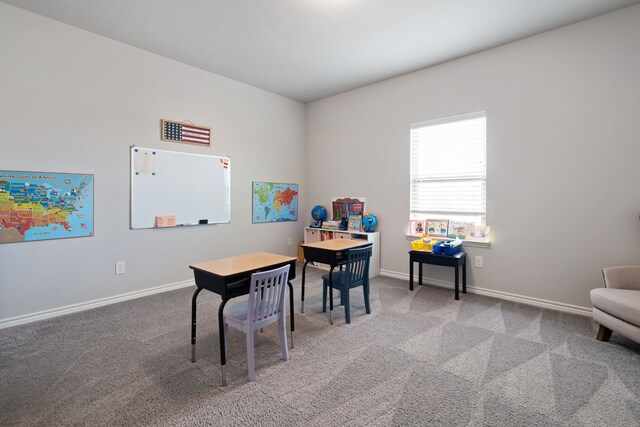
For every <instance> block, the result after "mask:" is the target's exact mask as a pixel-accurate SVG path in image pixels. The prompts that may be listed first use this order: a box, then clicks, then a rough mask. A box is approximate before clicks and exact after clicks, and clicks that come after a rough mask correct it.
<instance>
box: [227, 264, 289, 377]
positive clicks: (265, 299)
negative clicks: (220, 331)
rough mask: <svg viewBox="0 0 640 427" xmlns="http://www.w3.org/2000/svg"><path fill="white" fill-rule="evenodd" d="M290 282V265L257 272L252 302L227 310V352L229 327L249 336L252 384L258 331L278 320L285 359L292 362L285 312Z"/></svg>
mask: <svg viewBox="0 0 640 427" xmlns="http://www.w3.org/2000/svg"><path fill="white" fill-rule="evenodd" d="M288 279H289V265H285V266H284V267H280V268H276V269H275V270H269V271H263V272H260V273H253V274H252V275H251V287H250V290H249V299H248V300H244V301H240V302H237V303H235V304H233V305H230V306H228V307H225V309H224V314H223V316H224V346H225V350H226V349H227V339H228V336H229V326H232V327H234V328H235V329H238V330H240V331H242V332H244V333H245V334H246V335H247V366H248V371H249V381H255V380H256V364H255V356H254V345H255V338H256V335H257V332H258V330H259V329H260V328H262V327H264V326H267V325H270V324H272V323H275V322H276V321H277V322H278V334H279V335H280V348H281V350H282V358H283V359H284V360H289V349H288V348H287V329H286V313H285V301H286V294H287V281H288ZM227 354H228V353H227Z"/></svg>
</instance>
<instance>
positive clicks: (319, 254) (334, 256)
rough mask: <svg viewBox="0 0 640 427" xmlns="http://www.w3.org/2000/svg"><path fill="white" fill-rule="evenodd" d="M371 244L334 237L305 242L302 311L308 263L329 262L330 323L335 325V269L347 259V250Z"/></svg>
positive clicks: (364, 241)
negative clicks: (320, 240) (321, 240)
mask: <svg viewBox="0 0 640 427" xmlns="http://www.w3.org/2000/svg"><path fill="white" fill-rule="evenodd" d="M369 245H371V242H369V241H367V240H349V239H333V240H325V241H323V242H313V243H305V244H303V245H302V250H303V252H304V265H303V267H302V300H301V301H302V307H301V309H300V312H301V313H304V282H305V273H306V269H307V264H309V262H311V261H315V262H321V263H323V264H329V266H330V269H329V323H330V324H332V325H333V278H332V276H333V274H332V273H333V269H334V268H336V266H337V265H338V264H339V263H340V262H341V261H344V260H345V258H346V257H345V252H346V251H348V250H349V249H353V248H360V247H363V246H369ZM367 274H368V272H367Z"/></svg>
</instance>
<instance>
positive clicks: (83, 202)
mask: <svg viewBox="0 0 640 427" xmlns="http://www.w3.org/2000/svg"><path fill="white" fill-rule="evenodd" d="M88 236H93V175H91V174H74V173H49V172H17V171H4V170H0V243H15V242H29V241H35V240H47V239H65V238H69V237H88Z"/></svg>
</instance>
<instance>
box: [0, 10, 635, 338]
mask: <svg viewBox="0 0 640 427" xmlns="http://www.w3.org/2000/svg"><path fill="white" fill-rule="evenodd" d="M638 22H640V6H635V7H631V8H627V9H624V10H622V11H619V12H614V13H612V14H608V15H605V16H602V17H599V18H595V19H592V20H589V21H584V22H582V23H579V24H576V25H572V26H569V27H565V28H562V29H559V30H555V31H552V32H549V33H545V34H542V35H538V36H535V37H531V38H528V39H524V40H521V41H519V42H516V43H512V44H508V45H505V46H502V47H499V48H496V49H492V50H489V51H486V52H482V53H479V54H476V55H472V56H468V57H465V58H462V59H459V60H456V61H452V62H449V63H445V64H442V65H439V66H436V67H432V68H429V69H425V70H422V71H419V72H415V73H412V74H409V75H405V76H402V77H398V78H395V79H391V80H388V81H385V82H382V83H379V84H376V85H372V86H368V87H365V88H362V89H358V90H354V91H351V92H347V93H344V94H341V95H337V96H334V97H331V98H328V99H325V100H321V101H318V102H315V103H312V104H309V105H308V106H307V107H306V111H305V106H304V105H302V104H300V103H297V102H295V101H292V100H289V99H286V98H283V97H280V96H277V95H274V94H270V93H268V92H265V91H262V90H259V89H256V88H252V87H249V86H247V85H244V84H241V83H238V82H235V81H232V80H229V79H226V78H223V77H220V76H216V75H213V74H210V73H207V72H204V71H201V70H198V69H195V68H192V67H189V66H186V65H183V64H180V63H177V62H175V61H171V60H168V59H165V58H162V57H159V56H156V55H153V54H150V53H147V52H144V51H141V50H138V49H135V48H132V47H130V46H126V45H123V44H121V43H118V42H114V41H111V40H108V39H105V38H103V37H100V36H96V35H94V34H91V33H88V32H85V31H82V30H79V29H76V28H73V27H70V26H67V25H64V24H61V23H58V22H55V21H52V20H49V19H46V18H42V17H40V16H37V15H34V14H31V13H28V12H25V11H23V10H20V9H16V8H13V7H11V6H7V5H5V4H3V3H0V58H1V60H0V93H1V94H2V101H3V102H0V126H1V128H2V135H1V136H0V144H1V149H0V156H1V157H0V169H18V170H34V171H48V172H85V173H93V174H95V181H96V185H95V187H96V191H95V194H96V198H95V224H96V226H95V232H96V235H95V236H94V237H91V238H80V239H67V240H52V241H44V242H30V243H18V244H5V245H0V325H1V324H2V322H3V321H4V323H5V324H8V323H10V322H11V321H12V319H14V321H15V319H18V318H20V317H21V316H27V317H28V316H30V315H33V314H37V313H39V312H42V311H47V310H53V311H55V310H57V309H59V308H60V307H66V306H70V305H73V304H84V303H86V302H90V301H94V300H99V299H102V298H107V299H109V298H114V297H116V296H118V295H122V294H127V293H131V292H137V291H143V290H145V289H151V288H154V287H158V286H162V285H170V284H174V283H181V282H184V281H188V280H190V279H191V277H192V276H191V273H190V270H189V269H188V267H187V266H188V264H189V263H192V262H197V261H202V260H206V259H210V258H215V257H222V256H229V255H234V254H238V253H243V252H247V251H253V250H267V251H274V252H279V253H283V254H284V253H286V254H291V255H294V254H295V247H290V246H287V243H286V240H287V237H293V239H294V241H297V240H298V239H300V238H302V227H303V226H304V225H307V223H308V220H309V218H308V212H309V210H310V209H311V207H312V206H313V205H315V204H317V203H322V204H325V205H327V204H328V202H329V200H330V198H331V197H333V196H340V195H357V196H361V195H363V196H366V197H367V201H368V203H367V204H368V208H369V209H371V210H373V211H374V212H376V213H377V214H378V218H379V220H380V227H379V230H380V231H381V241H382V247H381V259H382V269H383V270H385V272H386V274H390V275H397V276H402V275H406V274H407V273H408V260H407V250H408V249H409V242H408V241H407V240H406V238H405V233H406V231H407V227H408V215H409V188H408V181H409V152H408V147H409V143H408V138H409V124H410V123H414V122H419V121H424V120H429V119H435V118H441V117H447V116H452V115H457V114H462V113H468V112H474V111H479V110H486V112H487V118H488V141H487V148H488V190H487V197H488V205H487V208H488V214H487V220H488V223H489V224H490V225H491V226H492V228H493V241H492V244H491V247H490V248H488V249H483V248H469V249H468V252H469V253H470V255H471V256H472V257H473V256H474V255H482V256H484V264H485V268H484V269H475V268H470V277H469V279H470V282H471V283H472V284H473V285H475V286H476V287H478V288H482V289H486V290H489V291H490V292H493V293H497V294H502V295H506V296H513V295H515V296H520V297H522V298H524V299H529V300H530V301H532V302H540V300H542V302H544V301H550V302H551V303H552V304H556V305H559V306H561V305H562V304H566V305H568V306H569V307H573V306H577V307H587V306H588V305H589V299H588V290H589V289H591V288H593V287H597V286H600V283H601V279H600V269H601V268H602V267H603V266H607V265H616V264H636V263H638V260H639V259H640V223H639V222H638V213H639V211H640V189H639V188H638V183H639V182H640V168H639V167H638V165H637V162H638V159H640V143H639V140H638V135H640V121H639V120H638V117H639V116H640V85H639V84H638V77H637V76H638V75H640V56H639V55H638V52H639V51H640V26H639V25H637V23H638ZM160 118H167V119H176V120H183V119H190V120H191V121H193V122H194V123H198V124H202V125H209V126H211V127H212V128H213V144H212V148H210V149H205V148H202V147H193V146H189V145H179V144H170V143H162V142H161V141H159V123H158V121H159V119H160ZM305 142H306V143H305ZM132 144H136V145H140V146H146V147H153V148H164V149H175V150H180V151H189V152H194V153H202V154H215V155H229V156H231V158H232V200H231V206H232V223H231V224H228V225H216V226H203V227H191V228H186V229H165V230H135V231H131V230H129V150H128V148H129V146H130V145H132ZM254 180H265V181H279V182H297V183H299V184H300V191H301V198H300V202H301V209H300V220H299V221H298V222H293V223H280V224H268V225H264V224H258V225H253V224H251V198H250V197H251V196H250V191H251V182H252V181H254ZM120 260H124V261H126V263H127V273H126V274H125V275H119V276H115V275H114V262H115V261H120ZM447 270H448V269H441V268H428V269H427V270H426V272H427V275H428V276H429V277H430V278H431V279H435V280H441V281H451V277H450V276H451V272H450V271H447Z"/></svg>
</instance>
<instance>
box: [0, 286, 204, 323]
mask: <svg viewBox="0 0 640 427" xmlns="http://www.w3.org/2000/svg"><path fill="white" fill-rule="evenodd" d="M195 285H196V284H195V282H194V281H193V280H185V281H183V282H175V283H169V284H166V285H161V286H156V287H154V288H149V289H143V290H141V291H134V292H128V293H126V294H121V295H114V296H112V297H106V298H100V299H96V300H93V301H87V302H81V303H78V304H72V305H67V306H65V307H58V308H53V309H50V310H44V311H39V312H36V313H30V314H25V315H22V316H16V317H9V318H7V319H0V329H4V328H9V327H11V326H17V325H22V324H25V323H31V322H35V321H38V320H44V319H50V318H52V317H57V316H62V315H65V314H71V313H77V312H79V311H84V310H89V309H92V308H96V307H102V306H104V305H109V304H115V303H117V302H122V301H128V300H131V299H136V298H142V297H146V296H149V295H153V294H159V293H161V292H167V291H173V290H175V289H180V288H186V287H189V286H195Z"/></svg>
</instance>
